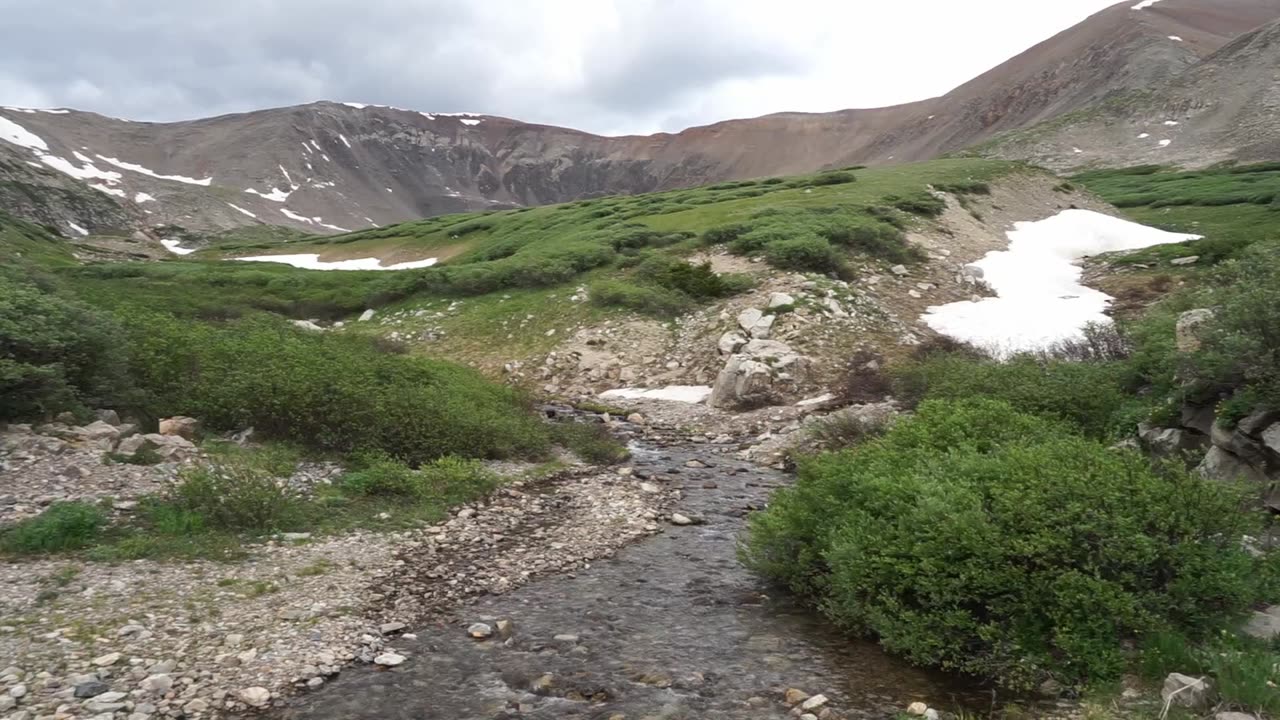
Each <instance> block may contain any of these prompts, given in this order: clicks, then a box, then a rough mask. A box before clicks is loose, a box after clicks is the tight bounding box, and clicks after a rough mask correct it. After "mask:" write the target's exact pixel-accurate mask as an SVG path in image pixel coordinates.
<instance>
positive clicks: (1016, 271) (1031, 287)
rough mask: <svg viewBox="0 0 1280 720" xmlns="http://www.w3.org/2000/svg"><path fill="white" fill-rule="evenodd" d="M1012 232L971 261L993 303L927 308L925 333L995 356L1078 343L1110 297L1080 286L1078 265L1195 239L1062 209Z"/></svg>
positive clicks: (1101, 315)
mask: <svg viewBox="0 0 1280 720" xmlns="http://www.w3.org/2000/svg"><path fill="white" fill-rule="evenodd" d="M1014 227H1015V229H1014V230H1013V231H1011V232H1010V233H1009V249H1008V250H1000V251H995V252H990V253H987V256H986V257H984V258H982V259H981V260H979V261H978V262H976V263H973V264H974V265H976V266H978V267H979V268H981V269H982V272H983V278H984V280H985V281H986V283H987V284H988V285H989V286H990V287H991V289H992V290H994V291H995V292H996V297H992V298H984V299H982V300H980V301H978V302H955V303H950V304H947V305H939V306H934V307H931V308H929V309H928V310H927V311H926V312H925V314H924V315H923V316H922V318H923V320H924V321H925V323H926V324H927V325H928V326H929V327H931V328H933V329H934V330H936V331H938V332H940V333H942V334H944V335H949V336H951V337H953V338H956V339H957V340H962V341H965V342H968V343H971V344H973V345H977V346H978V347H981V348H984V349H986V350H989V351H991V352H993V353H996V354H1000V355H1007V354H1010V353H1014V352H1018V351H1025V350H1036V349H1040V348H1044V347H1047V346H1050V345H1052V344H1054V343H1056V342H1059V341H1062V340H1069V339H1073V338H1078V337H1080V335H1081V331H1082V330H1083V329H1084V328H1085V326H1086V325H1089V324H1092V323H1107V322H1110V320H1109V318H1108V317H1107V316H1106V314H1105V311H1106V309H1107V306H1108V305H1109V304H1110V302H1111V298H1110V297H1109V296H1108V295H1106V294H1104V293H1102V292H1099V291H1097V290H1094V289H1093V288H1089V287H1085V286H1084V285H1081V284H1080V275H1081V272H1082V271H1081V269H1080V267H1079V266H1078V265H1076V264H1075V262H1076V261H1077V260H1079V259H1080V258H1083V257H1087V256H1090V255H1097V254H1099V253H1104V252H1114V251H1118V250H1137V249H1140V248H1145V247H1151V246H1153V245H1165V244H1168V243H1177V242H1183V241H1184V240H1193V239H1196V238H1198V237H1200V236H1199V235H1186V234H1181V233H1171V232H1165V231H1164V230H1157V229H1155V228H1150V227H1147V226H1145V225H1139V224H1137V223H1132V222H1129V221H1127V220H1121V219H1119V218H1114V217H1111V216H1109V215H1103V214H1101V213H1096V212H1092V211H1089V210H1064V211H1062V212H1060V213H1058V214H1057V215H1055V216H1053V217H1051V218H1048V219H1046V220H1041V221H1039V222H1020V223H1016V224H1015V226H1014Z"/></svg>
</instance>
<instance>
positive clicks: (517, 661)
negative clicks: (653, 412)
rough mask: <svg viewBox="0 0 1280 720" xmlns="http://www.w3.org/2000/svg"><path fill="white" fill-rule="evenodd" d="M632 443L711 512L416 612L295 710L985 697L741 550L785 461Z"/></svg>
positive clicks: (716, 711) (675, 709) (349, 715)
mask: <svg viewBox="0 0 1280 720" xmlns="http://www.w3.org/2000/svg"><path fill="white" fill-rule="evenodd" d="M634 452H635V457H634V461H633V465H634V467H635V471H636V474H637V475H638V476H640V477H642V478H643V477H649V478H650V481H651V482H655V483H659V484H662V485H666V486H670V487H676V488H680V489H681V490H682V492H683V494H684V498H683V500H682V501H681V502H680V503H679V506H678V511H679V512H681V513H683V514H685V515H689V516H692V517H695V518H697V519H699V520H701V521H703V524H699V525H690V526H671V527H669V528H668V529H667V530H666V532H664V533H662V534H660V535H657V536H655V537H653V538H650V539H647V540H645V541H643V542H640V543H638V544H636V545H632V546H630V547H628V548H625V549H624V550H622V551H621V552H619V553H618V554H617V555H616V556H615V557H614V558H612V559H610V560H607V561H603V562H600V563H597V564H595V565H594V566H592V567H591V568H589V569H587V570H584V571H582V572H579V573H577V574H576V575H565V576H558V577H551V578H546V579H542V580H539V581H535V582H533V583H530V584H529V585H527V586H525V587H522V588H520V589H519V590H516V591H514V592H511V593H509V594H506V595H500V596H488V597H485V598H482V599H479V600H477V601H475V602H473V603H472V604H471V605H469V606H467V607H465V608H462V609H460V610H459V611H458V612H457V613H456V614H455V615H454V616H453V617H452V618H445V619H444V620H442V622H440V623H439V624H438V625H433V626H429V627H420V628H415V630H416V633H417V636H418V639H417V640H414V641H407V640H404V639H399V640H397V641H396V642H395V643H394V645H395V647H396V648H397V649H398V650H400V651H401V652H404V654H406V655H407V656H409V658H410V659H409V661H408V662H406V663H405V664H403V665H401V666H399V667H396V668H393V669H389V670H379V669H374V668H352V669H349V670H347V671H345V672H344V673H343V674H342V675H341V676H340V677H339V678H337V679H335V680H334V681H333V682H332V683H331V684H329V685H326V686H325V687H324V688H323V689H321V690H319V691H317V692H315V693H312V694H308V695H303V696H300V697H299V698H298V699H297V700H296V701H295V702H294V703H293V704H292V706H291V707H289V708H288V709H287V710H286V711H285V712H284V715H285V717H288V718H291V719H293V720H301V719H303V718H308V719H325V718H333V719H334V720H338V719H342V720H350V719H353V718H382V719H397V718H403V719H405V720H409V719H413V720H425V719H435V718H439V719H441V720H446V719H447V720H470V719H472V718H476V719H486V720H487V719H491V718H532V719H537V720H549V719H551V718H582V719H591V720H609V719H615V720H616V718H619V717H622V718H625V719H626V720H645V719H654V720H656V719H657V718H664V719H671V720H694V719H695V718H696V719H697V720H722V719H723V720H730V719H732V720H748V719H750V720H761V719H765V718H779V719H781V718H786V717H789V712H790V710H791V709H790V708H789V707H788V706H787V705H786V704H785V703H784V702H783V699H782V695H783V692H784V691H785V690H786V689H787V688H791V687H794V688H799V689H801V690H803V691H804V692H807V693H810V694H818V693H822V694H825V695H826V696H827V697H828V698H829V699H830V703H829V705H828V707H830V708H831V709H832V710H834V711H836V712H838V713H839V715H838V717H847V718H891V717H893V716H894V714H895V713H897V712H900V711H901V710H902V709H903V708H905V707H906V706H907V705H908V704H909V703H911V702H912V701H915V700H923V701H925V702H927V703H928V704H929V705H931V706H934V707H939V708H942V709H949V710H955V709H958V708H960V707H971V708H981V707H983V706H985V705H987V704H988V703H989V702H990V698H989V696H988V695H986V694H985V693H983V692H982V691H980V690H978V689H976V688H966V687H964V686H961V685H958V684H957V682H956V680H955V679H953V678H948V677H946V676H940V675H934V674H930V673H927V672H924V671H921V670H918V669H915V668H912V667H909V666H907V665H905V664H903V663H901V662H899V661H896V660H894V659H892V658H890V657H888V656H886V655H885V654H884V653H882V652H881V651H880V650H879V649H878V647H877V646H876V645H874V644H873V643H868V642H858V641H852V640H850V639H849V638H847V637H842V636H840V635H838V634H837V633H835V632H834V631H833V630H832V628H830V627H829V626H827V625H826V624H824V623H823V622H822V620H821V618H819V617H818V616H817V615H815V614H814V613H812V612H810V611H807V610H804V609H802V608H798V607H796V606H794V605H792V604H790V603H789V602H788V601H787V599H786V597H785V595H784V594H783V593H780V592H778V591H777V590H775V589H772V588H769V587H767V586H766V585H765V584H763V583H762V582H761V581H760V580H759V579H757V578H755V577H754V576H752V575H751V574H750V573H749V572H747V570H746V569H744V568H743V567H742V566H741V565H740V564H739V562H738V560H737V557H736V543H737V540H738V538H739V536H740V534H741V533H742V532H743V530H744V527H745V517H746V515H747V513H748V512H749V510H750V509H753V508H760V507H763V506H764V504H765V503H766V501H767V499H768V496H769V494H770V493H771V492H772V491H773V489H775V488H777V487H779V486H781V485H783V484H785V483H787V482H788V481H789V478H788V477H787V476H786V475H783V474H782V473H779V472H776V471H772V470H767V469H761V468H757V467H754V466H751V465H748V464H747V463H744V462H740V461H735V460H732V459H729V458H727V457H726V456H723V455H717V454H714V453H713V452H712V451H711V448H708V447H703V446H696V445H688V446H679V447H665V448H664V447H652V446H644V445H639V446H634ZM689 460H698V461H700V462H701V463H704V464H705V465H706V466H707V467H705V468H690V467H687V466H686V462H687V461H689ZM497 619H509V620H511V621H513V623H514V628H515V630H514V635H513V639H512V640H511V641H510V642H509V643H506V644H504V643H503V642H502V641H500V640H499V639H497V638H496V637H495V638H494V639H492V640H487V641H476V640H472V639H471V638H469V637H468V636H467V634H466V632H465V631H466V627H467V625H468V624H470V623H472V622H488V623H491V624H492V623H493V621H495V620H497ZM557 636H560V639H557ZM566 636H575V637H576V640H575V639H573V638H570V637H566Z"/></svg>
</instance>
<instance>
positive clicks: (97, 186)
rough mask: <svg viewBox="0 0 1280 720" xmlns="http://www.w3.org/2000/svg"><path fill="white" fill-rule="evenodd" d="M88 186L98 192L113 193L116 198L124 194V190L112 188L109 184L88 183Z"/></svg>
mask: <svg viewBox="0 0 1280 720" xmlns="http://www.w3.org/2000/svg"><path fill="white" fill-rule="evenodd" d="M89 187H91V188H93V189H94V190H97V191H98V192H101V193H106V194H108V195H114V196H116V197H118V198H122V197H124V196H125V192H124V191H123V190H121V189H119V188H113V187H111V186H110V185H103V184H101V183H89Z"/></svg>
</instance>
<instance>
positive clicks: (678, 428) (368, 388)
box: [0, 0, 1280, 720]
mask: <svg viewBox="0 0 1280 720" xmlns="http://www.w3.org/2000/svg"><path fill="white" fill-rule="evenodd" d="M1277 18H1280V4H1278V3H1277V2H1276V0H1159V1H1158V2H1153V1H1152V0H1147V2H1143V3H1138V4H1137V5H1133V4H1131V3H1122V4H1119V5H1116V6H1113V7H1111V8H1108V9H1106V10H1103V11H1102V12H1100V13H1098V14H1096V15H1094V16H1092V17H1090V18H1088V19H1087V20H1085V21H1084V22H1083V23H1081V24H1079V25H1077V26H1075V27H1073V28H1070V29H1068V30H1066V31H1064V32H1062V33H1060V34H1059V35H1057V36H1055V37H1054V38H1051V39H1049V40H1047V41H1045V42H1043V43H1040V44H1039V45H1036V46H1035V47H1033V48H1031V49H1030V50H1028V51H1027V52H1026V53H1024V54H1022V55H1020V56H1018V57H1016V58H1014V59H1012V60H1010V61H1009V62H1008V63H1005V64H1003V65H1001V66H999V67H997V68H995V69H993V70H991V71H989V72H988V73H985V74H984V75H982V76H980V77H978V78H976V79H974V80H973V81H971V82H969V83H966V84H965V85H963V86H961V87H959V88H957V89H955V90H953V91H952V92H950V93H948V94H946V95H944V96H942V97H939V98H935V99H932V100H925V101H921V102H918V103H913V104H911V105H906V106H898V107H892V108H881V109H873V110H846V111H840V112H836V113H824V114H803V113H780V114H777V115H769V116H765V117H761V118H755V119H745V120H731V121H726V122H724V123H719V124H716V125H712V126H707V127H699V128H691V129H689V130H686V131H683V132H680V133H674V134H661V135H655V136H651V137H602V136H597V135H591V134H588V133H583V132H579V131H575V130H569V129H565V128H556V127H549V126H541V125H532V124H527V123H522V122H520V121H517V120H513V119H508V118H503V117H499V116H495V115H487V114H478V113H435V112H427V111H421V112H419V111H416V110H406V109H401V108H395V107H389V106H380V105H371V104H364V103H351V102H327V101H324V102H316V103H312V104H308V105H300V106H294V107H285V108H276V109H269V110H261V111H255V112H251V113H245V114H240V115H229V116H221V117H214V118H207V119H201V120H194V121H186V122H177V123H142V122H130V121H127V120H121V119H115V118H109V117H105V116H102V115H97V114H94V113H88V112H81V111H78V110H73V109H69V108H68V109H62V108H56V109H45V110H37V109H30V108H18V107H12V106H6V107H3V108H0V657H3V658H5V659H4V660H0V691H2V692H0V718H5V720H73V719H77V718H85V719H89V720H163V719H165V718H172V719H174V720H180V719H190V720H204V719H205V718H237V717H239V718H247V717H267V718H289V719H290V720H303V719H306V718H315V719H317V720H326V719H328V718H333V719H338V718H387V717H390V718H424V717H425V718H450V719H451V720H452V719H463V718H467V719H470V718H476V719H480V718H485V719H487V720H496V719H498V718H510V719H513V720H514V719H515V718H535V719H541V718H582V719H583V720H587V719H591V720H658V719H659V718H664V719H670V720H694V719H697V720H716V719H720V720H747V719H749V718H750V719H755V718H778V719H781V718H798V719H799V720H854V719H857V718H867V719H872V718H875V719H883V720H904V719H906V718H912V717H924V718H931V719H933V720H942V719H944V718H945V719H947V720H973V719H976V718H993V719H994V718H1000V719H1003V720H1021V719H1025V718H1044V719H1046V720H1068V719H1070V720H1079V719H1084V720H1140V719H1147V718H1160V720H1167V719H1169V718H1173V719H1174V720H1247V719H1251V720H1267V719H1268V718H1280V691H1277V689H1276V688H1277V683H1280V670H1277V668H1280V652H1278V651H1277V648H1278V647H1280V644H1278V643H1280V551H1277V550H1276V543H1277V534H1276V530H1275V519H1274V518H1275V515H1276V513H1280V492H1278V491H1277V482H1280V276H1278V275H1277V273H1278V272H1280V270H1278V268H1280V262H1277V260H1280V257H1278V255H1277V254H1278V253H1280V231H1278V230H1277V228H1280V224H1278V223H1277V222H1276V220H1277V219H1280V164H1277V162H1276V158H1277V156H1276V147H1275V140H1274V132H1275V130H1276V124H1275V122H1274V113H1272V112H1271V111H1272V110H1273V109H1274V108H1273V107H1272V105H1274V103H1273V102H1272V100H1273V99H1274V98H1272V97H1271V95H1272V94H1273V93H1274V85H1275V83H1274V82H1272V79H1273V78H1271V75H1273V74H1274V73H1273V72H1272V70H1273V68H1272V66H1273V65H1274V64H1275V63H1273V62H1272V59H1273V58H1274V55H1275V45H1276V39H1277V37H1276V33H1275V28H1276V23H1277V22H1280V20H1278V19H1277ZM1227 80H1229V82H1227ZM1165 140H1168V142H1164V141H1165Z"/></svg>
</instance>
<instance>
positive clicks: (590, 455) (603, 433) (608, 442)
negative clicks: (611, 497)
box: [554, 422, 631, 465]
mask: <svg viewBox="0 0 1280 720" xmlns="http://www.w3.org/2000/svg"><path fill="white" fill-rule="evenodd" d="M554 428H555V434H556V438H557V439H558V440H559V441H560V443H561V444H562V445H564V446H565V447H567V448H568V449H570V450H572V451H573V453H574V454H575V455H577V456H578V457H580V458H582V459H583V460H586V461H587V462H589V463H595V464H597V465H615V464H617V463H620V462H622V461H623V460H626V459H627V458H628V457H630V456H631V452H630V451H629V450H627V448H626V446H625V445H623V444H622V443H620V442H618V440H617V439H616V438H614V437H613V435H611V434H609V431H608V429H607V428H605V427H604V425H600V424H596V423H574V422H567V423H558V424H556V425H555V426H554Z"/></svg>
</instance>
